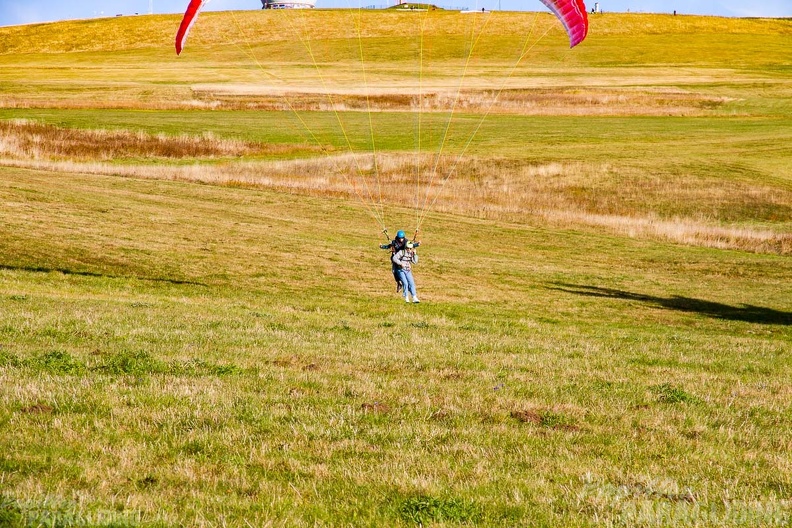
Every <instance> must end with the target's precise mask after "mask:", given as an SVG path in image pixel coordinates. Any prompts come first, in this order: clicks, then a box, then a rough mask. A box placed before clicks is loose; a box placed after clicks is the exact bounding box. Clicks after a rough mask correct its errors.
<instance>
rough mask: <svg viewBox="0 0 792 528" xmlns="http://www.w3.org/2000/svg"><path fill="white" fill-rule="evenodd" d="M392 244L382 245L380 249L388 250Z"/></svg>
mask: <svg viewBox="0 0 792 528" xmlns="http://www.w3.org/2000/svg"><path fill="white" fill-rule="evenodd" d="M389 247H390V244H380V249H388V248H389Z"/></svg>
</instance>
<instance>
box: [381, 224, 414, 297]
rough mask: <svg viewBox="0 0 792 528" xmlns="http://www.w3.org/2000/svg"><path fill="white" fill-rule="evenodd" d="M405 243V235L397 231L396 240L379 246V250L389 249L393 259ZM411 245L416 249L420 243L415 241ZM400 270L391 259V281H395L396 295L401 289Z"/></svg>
mask: <svg viewBox="0 0 792 528" xmlns="http://www.w3.org/2000/svg"><path fill="white" fill-rule="evenodd" d="M415 234H416V236H417V235H418V232H417V231H416V232H415ZM407 242H408V241H407V235H406V234H405V233H404V231H402V230H399V231H397V232H396V238H394V239H393V240H391V241H390V242H389V243H387V244H381V245H380V249H390V250H391V257H393V255H395V254H396V253H398V252H399V251H401V250H403V249H404V248H405V247H406V246H407ZM412 244H413V248H417V247H418V246H420V245H421V243H420V242H417V241H415V240H413V241H412ZM400 269H401V268H400V267H399V266H397V265H396V263H395V262H393V259H392V258H391V272H392V273H393V280H394V281H396V292H397V293H398V292H400V291H401V289H402V280H401V277H400V276H399V270H400Z"/></svg>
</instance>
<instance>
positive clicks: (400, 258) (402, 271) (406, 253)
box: [391, 241, 421, 303]
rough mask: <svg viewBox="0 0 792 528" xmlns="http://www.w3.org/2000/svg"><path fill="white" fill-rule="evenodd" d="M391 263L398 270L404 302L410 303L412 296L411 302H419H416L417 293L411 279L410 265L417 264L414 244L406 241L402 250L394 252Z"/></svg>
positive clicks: (413, 280)
mask: <svg viewBox="0 0 792 528" xmlns="http://www.w3.org/2000/svg"><path fill="white" fill-rule="evenodd" d="M391 262H393V265H394V266H395V267H397V268H398V272H397V273H398V275H399V280H400V281H401V283H402V289H403V290H404V301H405V302H410V295H412V302H414V303H417V302H421V301H419V300H418V293H416V291H415V279H413V274H412V265H413V264H417V263H418V254H417V253H416V252H415V244H414V243H413V242H410V241H408V242H407V243H406V244H405V245H404V248H402V249H400V250H399V251H397V252H395V253H394V254H393V256H392V257H391Z"/></svg>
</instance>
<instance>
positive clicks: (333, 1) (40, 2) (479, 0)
mask: <svg viewBox="0 0 792 528" xmlns="http://www.w3.org/2000/svg"><path fill="white" fill-rule="evenodd" d="M391 1H392V0H391ZM358 2H361V4H360V5H363V6H365V5H369V4H385V3H387V0H317V6H318V7H357V6H358ZM187 3H188V0H65V1H64V0H0V26H8V25H14V24H28V23H33V22H49V21H54V20H63V19H73V18H92V17H99V16H115V15H116V14H124V15H132V14H135V13H140V14H146V13H148V12H149V9H150V6H151V7H153V12H154V13H180V12H184V8H185V7H186V6H187ZM434 3H435V4H437V5H441V6H467V7H471V8H472V7H479V8H481V7H486V8H489V9H497V8H498V5H499V4H500V7H501V8H502V9H515V10H516V9H531V10H539V9H544V6H542V4H541V3H539V1H538V0H435V2H434ZM586 5H587V6H588V7H589V9H591V7H592V6H593V5H594V2H593V0H586ZM260 7H261V3H260V0H213V1H212V2H210V3H209V4H208V5H207V7H206V9H207V10H215V11H216V10H226V9H259V8H260ZM600 7H601V8H602V9H603V11H605V12H608V11H610V12H625V11H628V10H629V11H632V12H644V13H670V12H672V11H673V10H675V9H676V10H677V11H678V12H679V13H685V14H701V15H718V16H732V17H734V16H737V17H739V16H759V17H792V0H720V1H714V0H664V1H660V0H600Z"/></svg>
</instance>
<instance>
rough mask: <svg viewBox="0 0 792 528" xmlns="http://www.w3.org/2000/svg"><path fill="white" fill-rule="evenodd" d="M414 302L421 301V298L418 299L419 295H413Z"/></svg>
mask: <svg viewBox="0 0 792 528" xmlns="http://www.w3.org/2000/svg"><path fill="white" fill-rule="evenodd" d="M413 302H414V303H419V302H421V301H419V300H418V297H417V296H415V295H413Z"/></svg>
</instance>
